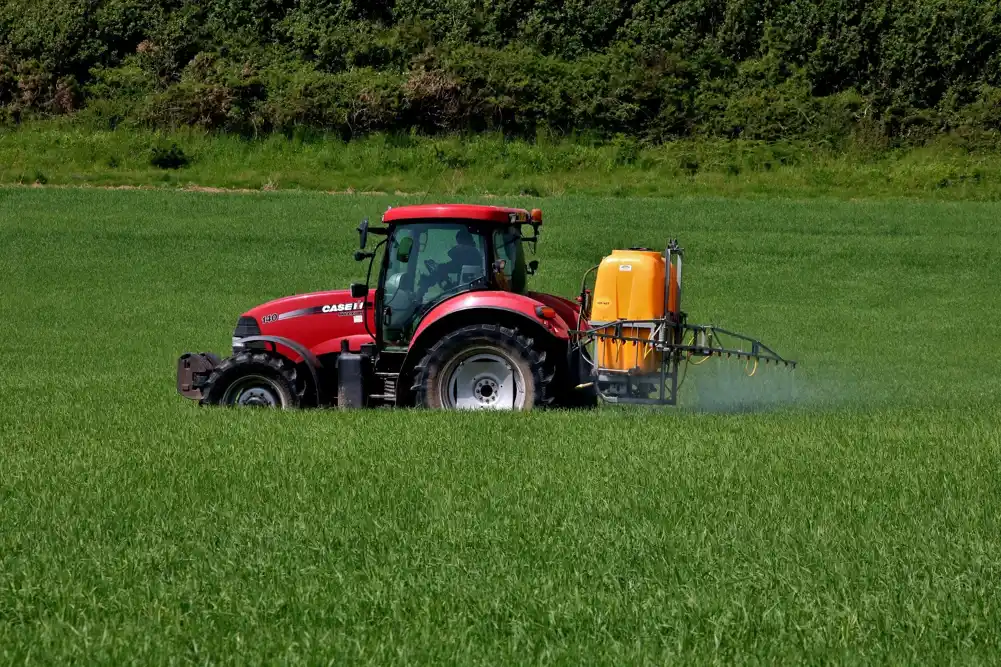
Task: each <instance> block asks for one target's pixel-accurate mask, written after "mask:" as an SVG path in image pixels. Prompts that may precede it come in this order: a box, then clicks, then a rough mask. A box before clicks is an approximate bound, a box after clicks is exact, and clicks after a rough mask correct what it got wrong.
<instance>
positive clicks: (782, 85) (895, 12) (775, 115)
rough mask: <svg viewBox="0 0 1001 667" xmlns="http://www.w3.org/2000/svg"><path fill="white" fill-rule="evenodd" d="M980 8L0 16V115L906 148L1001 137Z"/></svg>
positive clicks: (434, 4)
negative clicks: (954, 138) (862, 142)
mask: <svg viewBox="0 0 1001 667" xmlns="http://www.w3.org/2000/svg"><path fill="white" fill-rule="evenodd" d="M999 107H1001V6H999V5H998V4H997V3H993V2H991V3H988V2H982V0H587V1H585V0H498V1H496V2H490V3H486V2H483V1H482V0H420V1H418V0H205V1H202V2H192V1H190V0H166V1H164V2H159V3H150V2H148V0H0V109H2V110H3V111H2V114H0V118H4V119H7V120H8V121H11V120H13V121H16V120H17V119H19V118H21V117H23V116H24V115H25V114H29V115H30V114H66V113H74V112H77V113H82V114H84V115H87V116H89V117H91V118H93V119H95V120H97V121H98V122H101V123H103V124H107V125H109V126H115V125H118V124H120V123H135V124H148V125H153V126H158V127H170V126H178V125H195V126H200V127H205V128H210V129H219V130H223V131H228V132H236V133H241V134H260V133H267V132H273V131H279V132H285V133H296V132H302V131H306V130H309V131H314V130H324V131H330V130H333V131H336V132H339V133H341V134H342V135H344V136H345V137H350V136H356V135H358V134H364V133H368V132H371V131H375V130H387V131H402V132H407V131H421V132H428V133H437V132H451V131H479V130H501V131H503V132H504V133H506V134H509V135H520V136H535V135H537V134H538V133H539V132H543V131H544V132H550V133H558V134H566V133H577V134H580V133H584V134H589V135H594V136H599V137H605V138H611V137H615V136H631V137H634V138H636V139H639V140H655V141H659V140H666V139H671V138H676V137H685V136H709V137H742V138H748V139H765V140H773V139H779V138H802V139H811V140H819V141H837V140H839V139H841V138H844V137H850V136H863V137H865V138H866V140H867V141H881V142H913V143H919V142H921V141H923V140H924V139H926V138H928V137H929V136H932V135H936V134H940V133H942V132H945V131H952V132H957V133H960V134H963V135H965V136H968V137H971V138H972V137H979V138H981V139H983V138H984V137H991V136H993V135H994V134H996V133H998V132H999V130H1001V108H999Z"/></svg>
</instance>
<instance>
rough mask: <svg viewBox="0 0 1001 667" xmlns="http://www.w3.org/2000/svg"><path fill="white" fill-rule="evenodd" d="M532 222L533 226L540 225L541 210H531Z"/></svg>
mask: <svg viewBox="0 0 1001 667" xmlns="http://www.w3.org/2000/svg"><path fill="white" fill-rule="evenodd" d="M532 222H533V223H535V224H537V225H541V224H542V209H541V208H533V209H532Z"/></svg>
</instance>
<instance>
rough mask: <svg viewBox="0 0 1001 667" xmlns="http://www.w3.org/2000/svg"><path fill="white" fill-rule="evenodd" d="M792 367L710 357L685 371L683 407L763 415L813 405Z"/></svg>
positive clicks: (704, 410)
mask: <svg viewBox="0 0 1001 667" xmlns="http://www.w3.org/2000/svg"><path fill="white" fill-rule="evenodd" d="M799 373H800V371H798V370H796V369H793V368H792V367H788V368H787V367H785V366H775V365H765V364H763V363H759V364H758V366H757V368H755V367H754V362H745V361H741V360H733V359H725V358H724V359H720V358H708V359H706V360H705V362H704V363H701V364H698V365H695V364H690V365H689V368H688V369H687V370H686V371H685V381H684V386H683V391H682V393H683V397H682V404H683V405H686V406H688V407H690V408H691V409H693V410H696V411H701V412H762V411H767V410H777V409H781V408H786V407H792V406H802V405H804V404H806V403H808V402H810V401H809V400H808V399H809V396H808V393H806V392H804V391H803V387H802V383H801V381H800V378H799V377H798V375H799Z"/></svg>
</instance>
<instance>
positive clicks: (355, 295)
mask: <svg viewBox="0 0 1001 667" xmlns="http://www.w3.org/2000/svg"><path fill="white" fill-rule="evenodd" d="M367 296H368V285H366V284H365V283H351V298H352V299H364V298H365V297H367Z"/></svg>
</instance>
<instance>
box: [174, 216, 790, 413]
mask: <svg viewBox="0 0 1001 667" xmlns="http://www.w3.org/2000/svg"><path fill="white" fill-rule="evenodd" d="M382 222H383V224H384V226H383V227H369V224H368V221H363V222H362V223H361V225H360V226H359V227H358V231H359V234H360V237H361V239H360V240H361V244H360V245H361V249H360V250H358V251H357V252H356V253H355V259H356V260H359V261H364V260H366V259H367V260H369V269H368V275H369V277H371V274H372V269H373V267H374V266H376V264H378V282H377V284H376V286H375V288H374V289H372V288H370V287H369V285H367V284H365V285H363V284H353V285H351V287H350V289H347V290H334V291H325V292H314V293H310V294H299V295H295V296H289V297H285V298H281V299H277V300H275V301H269V302H268V303H265V304H262V305H260V306H257V307H256V308H253V309H251V310H249V311H247V312H246V313H244V314H243V315H242V316H241V317H240V318H239V320H238V322H237V325H236V330H235V331H234V332H233V353H232V355H231V356H229V357H228V358H226V359H220V358H219V357H217V356H216V355H214V354H211V353H198V354H184V355H182V356H181V358H180V359H179V360H178V369H177V387H178V391H179V392H180V393H181V394H182V395H183V396H185V397H187V398H190V399H193V400H197V401H199V402H200V403H201V404H203V405H226V406H272V407H280V408H294V407H328V406H337V407H339V408H359V407H376V406H401V407H408V406H409V407H412V406H422V407H428V408H446V409H508V410H511V409H521V410H525V409H532V408H535V407H542V406H551V407H586V406H593V405H595V404H596V403H597V401H598V397H599V396H601V397H603V398H604V399H606V400H608V401H612V402H634V403H659V404H674V403H675V402H676V399H677V390H678V371H679V367H680V364H681V363H683V362H687V361H688V360H689V359H691V358H693V357H699V360H704V359H705V358H707V357H710V356H713V355H717V356H722V355H723V354H727V355H728V356H729V355H737V356H738V358H742V359H745V360H748V361H750V360H753V362H754V364H755V368H756V367H757V362H758V361H759V360H764V361H765V362H766V363H767V362H769V361H775V362H776V363H785V364H787V365H788V364H791V363H794V362H789V361H787V360H784V359H782V358H781V357H779V356H778V355H776V354H774V353H773V352H772V351H771V350H769V349H768V348H766V347H764V346H763V345H761V343H759V342H758V341H754V340H753V339H750V338H747V337H745V336H740V335H738V334H730V333H729V332H725V331H723V330H721V329H717V328H715V327H711V326H703V325H690V324H688V323H687V322H686V318H685V314H684V313H683V312H682V311H681V310H680V297H681V257H682V253H681V249H680V248H679V247H678V246H677V244H676V243H672V244H671V245H670V246H669V247H668V249H667V250H666V251H665V252H664V253H663V254H661V253H656V252H652V251H647V250H645V249H633V250H630V251H615V252H613V254H612V255H611V256H610V257H606V258H605V261H603V262H602V264H601V265H600V266H599V267H595V268H596V269H598V271H597V280H596V285H595V289H594V292H593V295H592V291H591V290H589V289H586V284H585V287H582V290H581V294H580V296H578V297H577V299H576V301H571V300H568V299H566V298H563V297H559V296H554V295H551V294H540V293H537V292H533V291H530V290H529V289H528V285H527V279H528V276H530V275H532V274H533V273H535V270H536V268H537V267H538V262H537V261H531V262H526V259H525V250H524V248H525V246H526V245H531V246H532V248H533V250H534V248H535V246H536V244H537V242H538V238H539V231H540V227H541V226H542V212H541V211H539V210H538V209H535V210H533V211H531V212H529V211H526V210H523V209H515V208H502V207H496V206H474V205H463V204H449V205H419V206H403V207H399V208H390V209H389V210H388V211H387V212H386V213H385V214H384V215H383V216H382ZM370 235H377V236H381V237H383V239H382V240H381V241H380V242H379V243H378V245H377V246H376V247H375V249H374V250H373V251H367V250H366V246H367V241H368V237H369V236H370ZM380 248H383V249H384V251H383V252H382V253H379V249H380ZM589 273H590V272H589ZM592 301H593V308H592ZM592 310H593V311H594V312H593V313H592ZM592 315H595V316H596V317H592ZM686 336H690V337H691V340H689V341H686ZM724 336H735V337H736V338H738V339H740V340H742V341H748V342H750V343H751V345H752V348H751V350H750V351H745V350H744V349H743V348H740V349H737V348H733V347H727V346H725V345H722V344H721V341H722V340H723V337H724Z"/></svg>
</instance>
